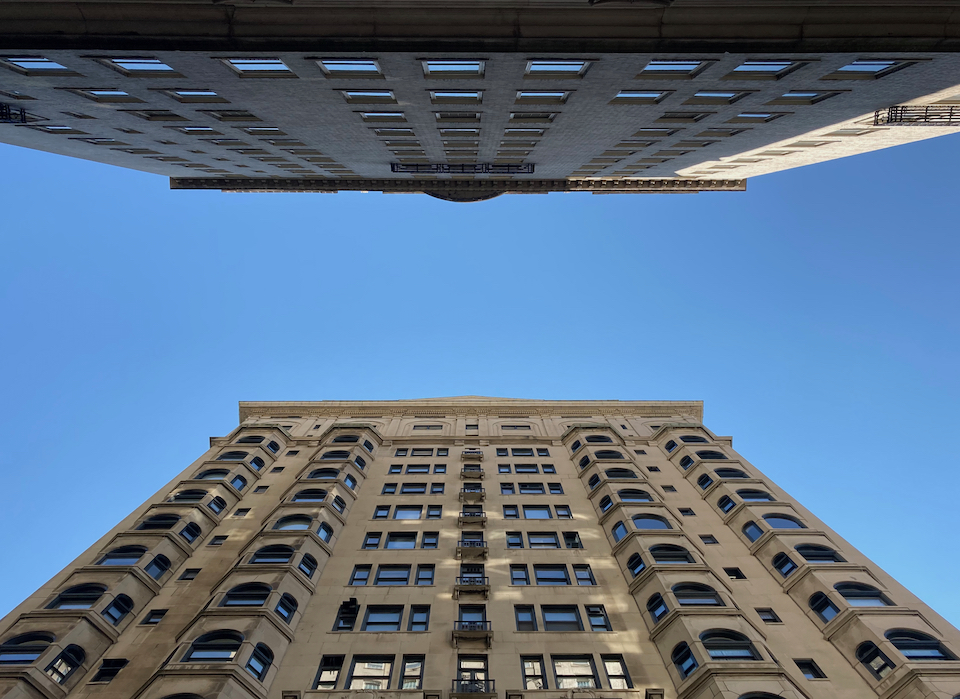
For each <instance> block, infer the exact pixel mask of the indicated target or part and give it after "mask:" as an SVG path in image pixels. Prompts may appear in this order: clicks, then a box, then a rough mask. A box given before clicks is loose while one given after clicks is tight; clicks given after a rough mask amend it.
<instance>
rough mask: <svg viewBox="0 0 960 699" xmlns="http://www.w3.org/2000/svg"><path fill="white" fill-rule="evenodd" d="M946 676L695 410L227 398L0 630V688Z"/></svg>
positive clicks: (725, 684) (231, 688) (829, 542)
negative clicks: (210, 421) (209, 429)
mask: <svg viewBox="0 0 960 699" xmlns="http://www.w3.org/2000/svg"><path fill="white" fill-rule="evenodd" d="M957 658H960V633H958V632H957V630H956V629H954V628H953V627H952V626H951V625H950V624H948V623H947V622H946V621H944V619H943V618H941V617H940V616H939V615H938V614H937V613H936V612H934V611H933V610H931V609H930V608H929V607H927V606H926V605H924V604H923V603H922V602H920V601H919V600H918V599H917V598H916V597H914V596H913V595H912V594H910V592H909V591H908V590H906V589H904V588H903V587H902V586H901V585H899V584H898V583H897V582H896V581H895V580H893V579H892V578H891V577H890V576H889V575H887V574H886V573H884V572H883V571H882V570H880V569H879V568H878V567H877V566H876V565H874V564H873V563H872V562H871V561H869V560H868V559H866V558H865V557H864V556H863V555H862V554H860V553H859V552H858V551H856V550H855V549H854V548H853V547H851V546H850V545H849V544H848V543H847V542H846V541H844V540H843V539H842V538H840V537H839V536H838V535H837V534H836V533H835V532H833V531H831V530H830V529H829V528H828V527H827V526H826V525H825V524H824V523H822V522H821V521H820V520H818V519H817V518H816V517H815V516H814V515H813V514H811V513H810V512H809V511H807V510H806V509H805V508H804V507H803V506H802V505H800V504H799V503H797V502H796V501H794V500H793V499H792V498H791V497H790V496H789V494H787V493H785V492H783V491H782V490H781V489H780V488H778V487H777V485H776V484H775V483H773V482H772V481H770V479H769V478H767V477H766V476H764V475H763V473H762V472H761V471H760V470H759V469H758V468H757V467H755V466H754V465H753V464H751V463H750V462H748V461H747V460H746V459H744V458H743V457H742V456H741V455H740V454H738V453H737V452H736V451H735V450H734V449H733V445H732V439H731V438H730V437H723V436H718V435H716V434H714V433H713V432H711V431H710V430H709V429H708V428H707V427H705V426H704V425H703V423H702V405H701V403H699V402H669V401H630V402H627V401H623V402H621V401H534V400H507V399H491V398H478V397H462V398H451V399H432V400H412V401H383V402H379V401H370V402H333V401H324V402H289V403H241V405H240V426H239V427H237V428H236V429H235V430H233V431H232V432H231V433H230V434H228V435H227V436H225V437H220V438H213V439H211V442H210V449H209V450H208V451H207V452H206V453H205V454H203V455H202V456H201V457H200V458H199V459H197V461H195V462H194V463H192V464H190V465H189V466H188V467H187V468H185V469H184V470H183V471H182V472H181V473H180V474H179V475H177V476H176V477H175V478H174V479H173V480H171V481H170V482H169V483H168V484H167V485H166V486H164V487H163V488H162V489H161V490H160V491H159V492H158V493H157V494H156V495H155V496H154V497H152V498H150V499H149V500H148V501H147V502H146V503H144V504H143V505H142V506H141V507H140V508H138V509H137V510H136V511H135V512H133V513H132V514H131V515H130V516H129V517H127V518H126V519H125V520H124V521H123V522H121V523H120V524H119V525H118V526H117V527H116V528H115V529H113V530H112V531H111V532H109V533H108V534H106V535H105V536H104V537H103V538H101V539H100V540H99V541H98V542H97V543H96V544H94V545H93V546H92V547H91V548H90V549H89V550H88V551H86V552H85V553H84V554H82V555H81V556H80V557H79V558H78V559H77V560H76V561H74V562H73V563H72V564H71V565H70V566H68V567H67V568H66V569H65V570H64V571H62V572H61V573H60V574H58V575H57V576H56V577H55V578H54V579H52V580H51V581H50V582H49V583H48V584H47V585H45V586H44V587H43V588H41V589H40V590H38V591H37V592H36V594H35V595H33V596H31V597H30V598H29V599H27V600H26V601H25V602H24V603H23V604H21V605H20V606H19V607H18V608H17V609H15V610H14V611H13V612H11V613H10V614H9V615H8V616H7V617H6V618H5V619H3V620H2V621H0V696H3V697H5V698H10V699H14V698H16V699H21V698H23V699H26V698H29V699H58V698H60V697H67V696H69V697H70V698H71V699H73V698H80V697H83V698H86V697H103V698H104V699H133V698H137V699H139V698H143V699H170V698H172V697H176V698H177V699H196V698H197V697H201V698H202V699H251V698H258V697H259V698H267V697H269V698H271V699H294V697H296V698H298V699H308V698H309V699H356V698H358V697H360V698H362V697H370V696H373V697H380V698H381V699H407V698H408V699H434V698H436V699H464V698H465V697H470V698H472V699H494V697H496V698H497V699H521V698H523V699H569V698H570V697H583V698H584V699H587V698H590V697H598V696H602V697H609V698H611V699H656V698H663V699H708V698H709V699H721V698H722V699H770V698H771V697H784V698H789V699H801V698H808V699H835V698H837V699H861V698H869V697H884V698H889V699H934V698H936V699H954V698H955V697H956V696H958V695H960V660H958V659H957Z"/></svg>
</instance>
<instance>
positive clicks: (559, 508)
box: [553, 505, 573, 519]
mask: <svg viewBox="0 0 960 699" xmlns="http://www.w3.org/2000/svg"><path fill="white" fill-rule="evenodd" d="M553 509H554V511H556V513H557V519H573V512H572V511H571V510H570V506H569V505H554V506H553Z"/></svg>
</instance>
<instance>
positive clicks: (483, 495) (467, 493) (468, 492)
mask: <svg viewBox="0 0 960 699" xmlns="http://www.w3.org/2000/svg"><path fill="white" fill-rule="evenodd" d="M486 499H487V491H485V490H484V489H483V488H480V487H477V486H473V487H472V488H462V489H461V490H460V502H483V501H484V500H486Z"/></svg>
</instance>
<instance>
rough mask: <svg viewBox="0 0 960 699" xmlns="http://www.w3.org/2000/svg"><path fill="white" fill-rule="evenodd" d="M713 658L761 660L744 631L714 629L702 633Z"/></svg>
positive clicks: (704, 645) (702, 638) (705, 645)
mask: <svg viewBox="0 0 960 699" xmlns="http://www.w3.org/2000/svg"><path fill="white" fill-rule="evenodd" d="M700 640H701V641H703V647H704V648H706V649H707V653H708V654H709V655H710V659H711V660H760V654H759V653H757V650H756V648H754V647H753V644H752V643H751V642H750V639H749V638H747V637H746V636H744V635H743V634H742V633H738V632H736V631H729V630H728V629H713V630H711V631H704V632H703V633H702V634H700Z"/></svg>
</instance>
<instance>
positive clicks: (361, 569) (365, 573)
mask: <svg viewBox="0 0 960 699" xmlns="http://www.w3.org/2000/svg"><path fill="white" fill-rule="evenodd" d="M369 579H370V566H367V565H363V566H354V567H353V573H351V575H350V583H349V584H350V585H357V586H359V585H366V584H367V581H368V580H369Z"/></svg>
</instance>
